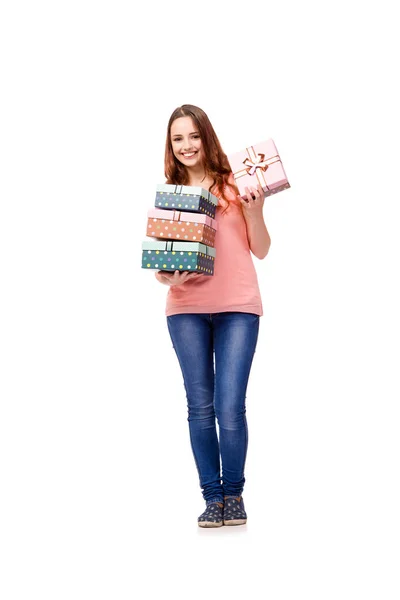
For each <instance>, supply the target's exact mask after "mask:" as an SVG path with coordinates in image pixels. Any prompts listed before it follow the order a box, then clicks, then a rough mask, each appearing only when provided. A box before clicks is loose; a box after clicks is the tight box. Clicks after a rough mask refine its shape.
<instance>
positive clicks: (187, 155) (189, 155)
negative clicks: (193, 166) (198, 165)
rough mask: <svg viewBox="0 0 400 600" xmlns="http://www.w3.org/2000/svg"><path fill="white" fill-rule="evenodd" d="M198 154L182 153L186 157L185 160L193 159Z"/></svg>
mask: <svg viewBox="0 0 400 600" xmlns="http://www.w3.org/2000/svg"><path fill="white" fill-rule="evenodd" d="M196 154H197V151H196V152H182V156H184V157H185V158H192V157H193V156H195V155H196Z"/></svg>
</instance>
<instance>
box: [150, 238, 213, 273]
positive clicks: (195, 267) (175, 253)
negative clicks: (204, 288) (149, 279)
mask: <svg viewBox="0 0 400 600" xmlns="http://www.w3.org/2000/svg"><path fill="white" fill-rule="evenodd" d="M215 254H216V253H215V248H211V247H210V246H206V245H205V244H201V243H200V242H167V241H155V240H152V241H148V242H142V268H143V269H157V270H159V271H195V272H198V273H204V275H213V274H214V261H215Z"/></svg>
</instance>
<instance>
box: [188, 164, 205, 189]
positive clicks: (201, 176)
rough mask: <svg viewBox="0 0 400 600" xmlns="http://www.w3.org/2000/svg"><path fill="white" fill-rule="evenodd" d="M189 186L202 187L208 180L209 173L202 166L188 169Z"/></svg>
mask: <svg viewBox="0 0 400 600" xmlns="http://www.w3.org/2000/svg"><path fill="white" fill-rule="evenodd" d="M187 171H188V175H189V185H196V186H197V185H201V184H202V183H204V181H205V180H206V178H207V173H206V171H205V169H204V167H203V166H202V165H200V166H198V167H193V168H192V169H188V170H187Z"/></svg>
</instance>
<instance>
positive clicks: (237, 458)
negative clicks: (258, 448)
mask: <svg viewBox="0 0 400 600" xmlns="http://www.w3.org/2000/svg"><path fill="white" fill-rule="evenodd" d="M167 323H168V329H169V333H170V336H171V340H172V344H173V347H174V349H175V352H176V355H177V357H178V360H179V364H180V367H181V370H182V375H183V381H184V386H185V390H186V397H187V406H188V421H189V433H190V443H191V446H192V451H193V456H194V459H195V463H196V466H197V471H198V473H199V478H200V487H201V488H202V492H203V497H204V499H205V500H206V502H207V503H209V502H215V501H222V499H223V498H224V497H225V496H240V495H241V494H242V491H243V487H244V482H245V476H244V466H245V461H246V453H247V443H248V432H247V421H246V404H245V401H246V389H247V383H248V379H249V375H250V369H251V364H252V361H253V356H254V352H255V349H256V345H257V338H258V330H259V316H258V315H254V314H250V313H240V312H224V313H214V314H178V315H173V316H171V317H167ZM214 355H215V356H214ZM216 418H217V421H218V429H219V437H218V435H217V428H216V420H215V419H216ZM221 466H222V476H221Z"/></svg>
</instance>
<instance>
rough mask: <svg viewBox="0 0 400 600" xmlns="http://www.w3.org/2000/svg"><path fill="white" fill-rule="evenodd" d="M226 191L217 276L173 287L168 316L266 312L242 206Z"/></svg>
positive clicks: (218, 216)
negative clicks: (263, 306) (226, 199)
mask: <svg viewBox="0 0 400 600" xmlns="http://www.w3.org/2000/svg"><path fill="white" fill-rule="evenodd" d="M225 193H226V195H227V197H228V198H229V199H231V198H232V201H230V203H229V208H228V210H227V211H226V212H225V213H224V214H222V212H223V210H224V209H223V208H222V207H221V206H217V212H216V217H215V218H216V221H217V223H218V229H217V233H216V236H215V250H216V257H215V262H214V275H203V276H202V277H198V278H195V279H194V280H193V281H190V280H188V281H186V282H185V283H183V284H182V285H176V286H171V287H170V288H169V290H168V294H167V306H166V311H165V313H166V315H167V316H171V315H176V314H180V313H219V312H228V311H233V312H247V313H253V314H256V315H260V316H261V315H262V314H263V308H262V302H261V295H260V289H259V286H258V280H257V273H256V270H255V267H254V264H253V259H252V255H251V254H250V248H249V242H248V239H247V232H246V222H245V220H244V216H243V212H242V206H241V204H240V202H239V201H238V200H237V199H236V197H235V195H234V194H233V192H231V189H230V188H228V187H227V188H225ZM224 204H225V203H224Z"/></svg>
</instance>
